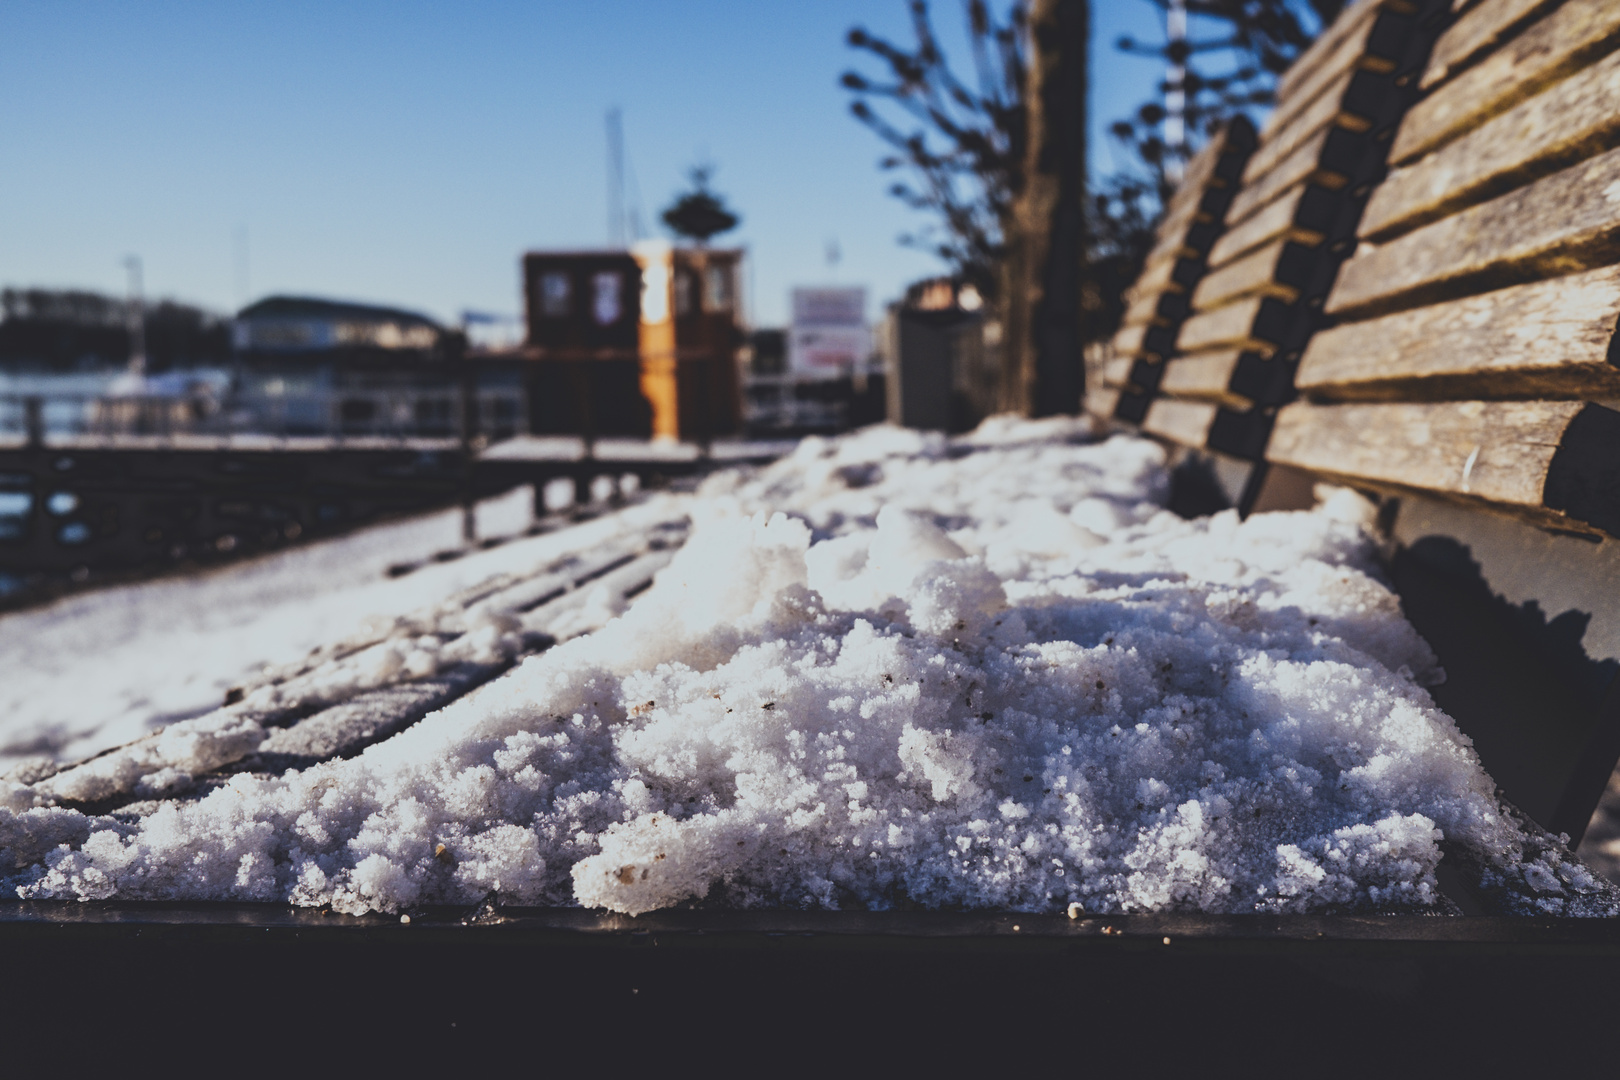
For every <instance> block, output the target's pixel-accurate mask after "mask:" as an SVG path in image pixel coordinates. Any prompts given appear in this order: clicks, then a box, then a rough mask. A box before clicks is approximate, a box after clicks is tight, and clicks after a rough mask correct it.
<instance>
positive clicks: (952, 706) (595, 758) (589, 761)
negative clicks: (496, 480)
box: [0, 420, 1598, 914]
mask: <svg viewBox="0 0 1620 1080" xmlns="http://www.w3.org/2000/svg"><path fill="white" fill-rule="evenodd" d="M1166 490H1167V474H1166V470H1165V462H1164V456H1163V453H1162V451H1161V450H1160V449H1159V448H1158V447H1157V446H1156V445H1154V444H1153V443H1150V442H1147V441H1145V440H1141V439H1136V438H1129V437H1124V436H1116V437H1114V438H1110V439H1108V440H1106V441H1097V440H1095V439H1094V438H1093V437H1092V436H1091V435H1090V431H1089V428H1088V427H1087V426H1086V424H1085V422H1083V421H1074V420H1054V421H1041V422H1021V421H1011V420H994V421H991V422H988V423H987V424H986V425H985V426H984V427H982V428H981V429H980V430H979V431H977V432H975V433H974V434H973V435H971V436H968V437H965V438H963V439H959V440H955V441H947V440H946V439H945V438H943V437H941V436H938V435H928V434H919V433H916V432H908V431H901V430H897V429H893V428H886V427H879V428H874V429H868V430H866V431H864V432H860V433H857V434H856V435H853V436H849V437H846V438H842V439H834V440H823V439H807V440H805V441H804V442H803V443H802V444H801V445H800V447H799V448H798V450H797V452H795V453H794V454H792V455H791V456H789V457H788V458H786V459H784V460H782V461H779V462H778V463H776V464H775V465H772V466H770V467H769V468H766V469H763V470H760V471H758V472H742V471H738V472H731V473H726V474H721V475H718V476H716V477H713V478H711V479H710V480H709V481H708V482H706V483H705V485H704V487H703V488H702V489H701V490H700V491H699V493H698V495H697V496H696V497H694V498H693V499H692V502H691V508H690V512H691V515H692V518H693V523H694V531H693V535H692V538H691V540H690V541H689V542H688V543H687V544H686V546H685V547H684V548H683V549H682V550H681V551H680V552H679V554H678V555H677V556H676V557H675V559H674V560H673V561H672V562H671V564H670V565H669V566H668V567H667V568H666V569H665V570H663V571H662V572H661V573H660V575H659V576H658V578H657V580H656V582H655V583H654V585H653V586H652V587H651V588H650V589H649V590H647V591H646V592H645V593H643V594H642V595H641V596H640V597H638V598H637V599H636V601H635V602H634V604H633V605H632V606H631V607H630V608H629V610H628V611H627V612H625V613H624V614H623V615H622V616H621V617H619V618H617V619H616V620H614V621H613V622H611V623H609V624H608V625H607V626H606V627H605V628H604V629H602V630H600V631H597V632H596V633H594V634H591V635H588V636H586V637H582V638H579V639H576V640H574V641H571V642H568V643H566V644H564V645H561V646H559V647H556V648H554V649H552V650H550V651H549V652H546V653H544V654H541V655H539V656H536V657H532V658H530V659H529V660H527V661H525V662H524V663H522V664H521V665H520V666H519V667H518V668H516V669H514V670H513V671H512V672H510V673H509V674H507V675H506V676H504V677H503V678H501V679H499V680H497V681H495V682H493V683H491V684H489V685H488V686H486V687H485V688H484V689H483V690H481V691H480V692H479V693H478V694H476V695H474V696H472V697H469V698H466V699H463V700H461V701H458V702H456V703H454V704H452V705H450V706H449V707H447V708H445V709H443V710H441V711H440V712H438V713H435V714H433V715H431V716H429V717H428V718H426V719H425V720H423V721H422V722H420V723H418V724H417V725H415V726H414V727H412V728H410V729H408V730H406V731H405V732H403V733H401V734H399V735H397V736H395V737H393V738H391V739H388V740H386V741H384V742H382V743H379V744H378V745H376V746H373V747H371V748H370V749H368V750H367V751H366V752H364V753H363V754H361V755H359V756H358V757H356V758H353V759H351V760H346V761H333V762H327V763H324V764H321V765H317V766H314V767H312V768H308V769H306V770H304V771H302V772H288V773H286V774H285V775H283V776H256V775H246V774H244V775H238V776H236V777H234V778H233V779H232V780H231V781H230V782H229V783H228V784H226V785H225V786H223V787H221V788H219V789H217V790H214V791H212V792H211V793H210V794H208V795H206V797H203V798H201V799H197V800H191V801H185V800H172V801H167V802H162V803H160V804H158V808H157V809H156V810H155V811H153V812H150V813H147V814H146V815H145V816H141V817H131V816H128V815H126V816H124V817H118V818H114V817H87V816H85V815H83V814H80V813H78V812H77V811H74V810H69V809H64V808H61V807H53V806H50V805H45V804H43V803H48V800H45V799H43V798H42V797H41V796H40V795H39V794H38V793H37V792H34V791H32V789H29V788H27V787H26V786H24V785H17V784H13V785H12V788H11V790H10V792H9V796H8V794H7V793H6V792H0V807H6V806H9V809H0V848H3V849H5V854H6V855H7V856H9V858H7V859H6V862H5V863H3V864H0V865H3V866H5V867H6V872H9V873H12V874H13V875H14V877H13V879H12V880H13V883H14V885H15V886H16V889H17V892H18V893H19V894H20V895H22V896H24V897H32V898H50V897H61V898H72V897H78V898H87V899H88V898H104V897H112V896H118V897H123V898H130V899H136V898H149V899H179V898H186V899H205V898H213V899H243V900H290V901H292V902H294V903H298V904H308V905H331V906H332V907H333V908H335V909H336V910H339V911H346V912H355V913H359V912H364V911H368V910H382V911H398V910H400V909H402V908H407V907H411V906H415V905H423V904H429V903H449V902H455V903H467V902H476V901H478V900H480V899H483V898H485V897H487V896H490V895H494V896H495V897H496V898H498V899H500V900H501V901H503V902H506V903H513V904H531V905H540V904H547V905H558V904H560V905H575V904H577V905H584V906H586V907H593V908H607V909H610V910H614V911H619V912H627V913H630V914H637V913H642V912H647V911H652V910H655V909H659V908H664V907H669V906H671V905H679V904H683V903H688V902H702V903H706V904H710V905H732V906H802V907H822V908H845V909H847V908H855V909H874V910H882V909H889V908H895V907H902V906H904V907H916V906H921V907H926V908H942V907H951V908H998V909H1010V910H1017V911H1048V912H1062V911H1064V910H1066V909H1069V908H1070V905H1073V904H1078V905H1080V908H1081V909H1082V910H1084V911H1086V912H1093V913H1114V912H1129V911H1157V910H1197V911H1204V912H1252V911H1266V912H1286V911H1356V910H1362V911H1391V910H1424V909H1435V908H1443V907H1444V904H1445V902H1444V901H1443V900H1442V898H1441V896H1440V893H1439V890H1438V886H1437V884H1436V877H1435V869H1436V867H1437V865H1438V864H1439V863H1440V860H1441V858H1442V847H1441V845H1442V843H1445V844H1447V845H1448V848H1447V850H1457V851H1462V852H1466V853H1467V857H1468V858H1470V859H1472V860H1473V861H1474V863H1475V864H1476V865H1479V866H1483V867H1486V868H1488V870H1489V874H1495V875H1496V876H1497V878H1498V879H1501V880H1507V879H1509V878H1512V879H1513V880H1515V881H1522V882H1526V883H1528V886H1529V888H1530V889H1531V890H1533V891H1534V894H1535V895H1536V896H1537V897H1538V898H1539V899H1538V900H1537V901H1536V903H1537V906H1538V908H1539V910H1542V911H1546V912H1551V913H1557V912H1565V913H1576V912H1579V911H1582V910H1584V909H1583V908H1582V907H1581V906H1580V905H1581V902H1582V896H1583V895H1584V894H1586V893H1590V892H1592V891H1594V890H1595V889H1597V887H1598V886H1597V885H1596V884H1595V883H1594V882H1593V881H1592V880H1591V878H1590V876H1589V875H1587V874H1586V872H1585V871H1584V869H1583V868H1581V867H1580V865H1579V864H1578V863H1571V862H1567V861H1562V860H1561V859H1559V858H1558V857H1557V856H1556V855H1546V854H1545V853H1544V852H1543V853H1541V854H1537V853H1535V852H1531V851H1530V850H1529V849H1528V848H1527V846H1526V844H1527V841H1526V836H1525V834H1524V832H1523V831H1522V830H1521V829H1520V827H1519V826H1518V825H1517V824H1515V821H1514V819H1513V818H1512V816H1511V815H1510V814H1508V813H1507V812H1505V811H1504V808H1503V807H1502V806H1501V804H1500V803H1499V802H1498V800H1497V798H1496V795H1495V791H1494V785H1493V783H1492V781H1491V779H1490V777H1489V776H1487V775H1486V774H1485V772H1484V771H1483V770H1482V769H1481V767H1480V765H1479V762H1478V759H1477V756H1476V755H1475V753H1474V752H1473V750H1472V748H1471V746H1470V744H1469V741H1468V740H1467V739H1466V738H1465V737H1464V736H1462V735H1461V734H1460V733H1459V732H1458V730H1457V728H1456V725H1455V724H1454V723H1453V722H1452V720H1451V719H1450V718H1448V717H1447V716H1445V715H1444V714H1443V713H1441V712H1440V711H1439V710H1438V709H1437V708H1436V707H1435V705H1434V704H1433V702H1432V701H1431V699H1430V698H1429V696H1428V694H1427V692H1426V691H1425V689H1424V686H1425V685H1427V684H1432V683H1433V682H1434V681H1436V680H1438V679H1440V678H1442V677H1443V676H1442V675H1441V673H1440V672H1439V671H1438V670H1437V669H1436V661H1435V657H1434V654H1433V653H1432V652H1431V651H1430V649H1429V648H1428V647H1427V645H1425V644H1424V642H1423V641H1422V640H1421V639H1420V638H1419V637H1418V636H1417V634H1416V633H1415V632H1414V631H1413V630H1412V628H1411V626H1410V625H1409V624H1408V623H1407V622H1406V621H1405V620H1404V619H1403V618H1402V616H1401V614H1400V610H1399V606H1398V603H1397V601H1396V599H1395V597H1394V596H1393V595H1392V594H1391V593H1390V592H1389V590H1388V589H1387V588H1386V587H1385V586H1384V585H1383V584H1381V583H1380V582H1379V581H1378V580H1377V578H1376V576H1375V574H1376V571H1375V569H1374V564H1373V562H1372V556H1371V548H1370V543H1369V540H1368V539H1367V536H1366V534H1365V532H1364V528H1363V525H1364V523H1363V520H1362V512H1363V511H1362V506H1361V504H1360V502H1359V500H1358V499H1357V498H1356V497H1355V496H1352V495H1350V494H1348V493H1341V494H1339V495H1335V496H1333V497H1331V498H1328V499H1327V500H1326V501H1325V502H1323V503H1322V504H1321V505H1319V506H1318V507H1317V508H1316V509H1315V510H1312V511H1309V512H1294V513H1273V514H1261V515H1256V516H1254V517H1252V518H1251V519H1249V520H1248V521H1239V520H1238V518H1237V516H1236V515H1235V514H1234V513H1222V514H1217V515H1214V516H1213V517H1209V518H1204V519H1199V520H1194V521H1186V520H1182V519H1180V518H1178V517H1176V516H1175V515H1173V514H1171V513H1169V512H1167V511H1166V510H1165V509H1164V508H1163V505H1162V504H1163V502H1164V498H1165V493H1166ZM8 798H9V803H8V802H7V801H6V800H7V799H8ZM1537 850H1538V851H1539V850H1540V849H1537ZM12 867H15V869H14V870H13V869H11V868H12ZM1487 876H1489V875H1487ZM1522 887H1523V886H1521V888H1522Z"/></svg>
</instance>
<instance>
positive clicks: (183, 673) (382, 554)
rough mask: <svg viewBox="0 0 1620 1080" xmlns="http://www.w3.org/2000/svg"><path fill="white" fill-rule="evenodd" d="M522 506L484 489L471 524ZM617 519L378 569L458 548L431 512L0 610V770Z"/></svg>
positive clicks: (494, 531)
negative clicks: (180, 573)
mask: <svg viewBox="0 0 1620 1080" xmlns="http://www.w3.org/2000/svg"><path fill="white" fill-rule="evenodd" d="M530 507H531V496H530V493H529V491H528V489H526V488H524V489H519V490H517V491H514V492H512V493H510V494H508V495H504V496H500V497H497V498H494V499H489V500H486V501H484V502H483V503H481V504H480V505H479V507H478V535H479V536H480V537H485V538H489V537H505V536H511V535H512V534H516V533H520V532H521V531H522V530H523V529H525V528H526V527H527V526H528V525H529V523H530V520H531V517H532V511H531V509H530ZM633 524H634V523H633V522H632V527H633ZM624 527H625V526H624V524H623V522H622V521H620V520H619V519H617V518H614V519H609V520H598V521H595V522H591V523H589V524H587V525H583V526H579V527H576V528H575V529H571V530H568V531H567V533H566V534H564V533H560V532H559V533H549V534H546V535H542V536H537V537H533V538H526V539H518V540H513V541H511V542H509V543H507V544H504V545H502V546H500V547H497V548H493V549H491V550H488V551H482V552H478V553H475V554H470V555H467V556H465V557H463V558H460V559H457V560H454V561H451V562H444V563H434V562H429V563H428V565H426V566H424V567H423V568H422V569H420V570H417V571H415V572H413V573H410V574H407V575H405V576H404V577H399V578H391V577H389V576H388V568H389V567H390V566H391V565H393V564H397V563H408V562H415V561H422V560H431V559H432V557H433V556H434V555H435V554H436V553H438V552H441V551H445V550H450V549H455V548H458V547H460V545H461V542H462V541H461V512H460V511H459V510H452V511H445V512H437V513H433V514H427V515H423V516H421V517H417V518H413V519H410V520H406V521H400V522H393V523H389V524H385V525H379V526H375V527H372V528H369V529H364V530H361V531H358V532H355V533H352V534H349V535H347V536H342V537H337V538H334V539H331V540H324V541H319V542H316V543H312V544H306V545H304V546H301V547H295V548H290V549H288V550H287V551H284V552H279V553H276V554H272V555H267V556H264V557H261V558H257V559H253V560H249V561H245V562H240V563H235V564H232V565H230V566H225V567H221V568H219V569H217V570H211V571H208V572H206V573H202V574H197V575H194V576H189V577H174V578H163V579H158V580H154V581H148V582H141V583H138V584H133V585H126V586H120V587H115V588H108V589H99V590H95V591H92V592H86V593H81V594H79V595H76V596H71V597H67V598H65V599H62V600H60V601H57V602H56V603H53V604H50V605H47V606H44V607H40V608H36V609H32V610H24V611H19V612H14V613H10V614H7V615H4V616H0V772H4V771H6V770H8V769H10V768H13V767H16V766H17V765H19V764H22V763H25V762H26V761H27V759H30V758H46V759H52V760H57V761H75V760H79V759H82V758H85V757H88V756H90V755H92V754H97V753H100V752H102V751H104V750H107V749H109V748H111V747H115V746H118V745H120V744H122V743H125V742H128V741H129V740H131V739H135V738H138V737H140V736H142V735H145V734H147V733H148V732H150V731H153V730H155V729H157V728H162V727H165V726H166V725H173V724H175V723H176V722H179V721H186V720H190V719H192V718H195V717H199V716H201V715H203V714H205V713H207V712H209V711H211V710H212V709H214V708H215V707H217V706H218V705H219V702H220V699H221V698H222V697H223V695H224V694H225V691H226V690H227V689H229V688H230V687H232V686H236V685H238V684H240V683H241V682H242V681H243V680H244V679H245V678H248V677H250V676H252V675H254V674H256V673H258V672H259V671H260V670H261V669H263V668H264V667H266V666H275V665H280V664H286V663H291V662H293V661H296V660H298V659H299V658H300V657H302V656H304V655H305V654H306V653H308V652H309V651H310V649H312V648H314V647H316V646H319V645H323V644H326V643H329V642H332V641H335V640H338V639H340V638H344V637H347V636H349V635H351V634H353V633H355V632H357V631H358V630H359V629H360V628H361V627H362V626H363V625H364V624H365V623H366V621H367V620H368V619H370V620H373V621H375V620H378V619H389V618H397V617H401V616H405V615H408V614H410V613H412V612H414V611H416V610H418V609H420V608H423V607H424V606H427V605H431V604H433V603H435V602H437V601H438V600H440V599H442V598H443V597H445V596H447V595H449V594H451V593H453V592H454V591H455V590H457V589H460V588H464V587H467V586H469V585H472V584H475V583H477V582H480V581H482V580H485V579H487V578H489V577H490V576H491V575H493V574H496V573H499V572H503V571H505V572H518V573H521V572H524V571H528V570H530V569H532V568H533V567H534V566H536V565H538V564H539V563H541V562H544V561H546V560H548V559H552V558H555V557H556V556H557V554H558V553H559V552H561V551H563V550H566V549H567V548H568V547H569V546H570V545H577V546H579V547H582V548H588V547H590V546H591V545H592V544H595V543H599V542H601V540H602V539H603V538H604V537H606V536H608V535H610V534H611V533H612V531H614V530H622V529H623V528H624ZM379 662H380V663H385V662H386V660H385V659H382V658H379Z"/></svg>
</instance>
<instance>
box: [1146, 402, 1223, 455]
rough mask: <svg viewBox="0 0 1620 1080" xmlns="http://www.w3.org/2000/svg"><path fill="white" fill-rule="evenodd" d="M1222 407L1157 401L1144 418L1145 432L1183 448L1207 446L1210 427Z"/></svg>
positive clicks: (1205, 403) (1210, 403) (1202, 403)
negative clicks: (1178, 444)
mask: <svg viewBox="0 0 1620 1080" xmlns="http://www.w3.org/2000/svg"><path fill="white" fill-rule="evenodd" d="M1218 408H1219V407H1218V406H1216V405H1215V404H1213V403H1212V402H1207V401H1178V400H1176V399H1175V398H1166V397H1161V398H1155V399H1154V401H1153V404H1151V405H1149V406H1148V411H1147V416H1145V417H1144V418H1143V419H1142V430H1143V431H1146V432H1150V433H1152V434H1154V435H1158V436H1159V437H1160V438H1164V439H1169V440H1170V441H1171V442H1175V443H1180V444H1181V445H1182V446H1193V447H1203V446H1204V445H1205V444H1206V443H1207V442H1208V441H1209V428H1210V425H1211V424H1213V423H1214V422H1215V413H1216V411H1217V410H1218Z"/></svg>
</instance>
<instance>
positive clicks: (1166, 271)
mask: <svg viewBox="0 0 1620 1080" xmlns="http://www.w3.org/2000/svg"><path fill="white" fill-rule="evenodd" d="M1203 274H1204V260H1202V259H1187V258H1183V257H1181V256H1179V255H1171V256H1166V257H1161V258H1159V259H1157V260H1155V261H1153V262H1150V263H1148V264H1146V265H1145V266H1143V267H1142V275H1141V276H1140V277H1138V278H1137V279H1136V284H1134V285H1132V286H1131V291H1130V296H1129V299H1130V301H1131V302H1132V303H1134V302H1135V301H1136V299H1137V298H1138V297H1142V296H1150V295H1152V294H1154V293H1161V292H1186V291H1189V290H1191V288H1192V287H1193V286H1194V285H1196V284H1198V279H1199V278H1200V277H1202V276H1203Z"/></svg>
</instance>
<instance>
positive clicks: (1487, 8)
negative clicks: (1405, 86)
mask: <svg viewBox="0 0 1620 1080" xmlns="http://www.w3.org/2000/svg"><path fill="white" fill-rule="evenodd" d="M1559 2H1560V0H1484V2H1483V3H1480V4H1475V5H1474V8H1473V10H1472V11H1469V12H1466V13H1464V14H1463V15H1462V16H1461V17H1459V18H1458V19H1457V21H1456V22H1455V23H1452V24H1451V26H1449V27H1448V28H1447V29H1446V32H1445V33H1443V34H1441V35H1440V40H1439V41H1436V42H1435V43H1434V52H1433V53H1432V54H1431V55H1430V57H1429V66H1428V68H1427V70H1425V71H1424V72H1423V79H1422V81H1421V82H1419V84H1418V86H1419V87H1420V88H1421V89H1423V90H1432V89H1433V88H1434V87H1436V86H1438V85H1439V84H1440V83H1442V82H1444V81H1445V80H1446V79H1448V78H1450V77H1451V76H1452V75H1453V74H1455V73H1456V72H1457V71H1459V70H1461V69H1462V68H1463V67H1465V66H1467V65H1468V64H1469V63H1470V62H1471V61H1473V60H1474V59H1475V58H1476V57H1477V56H1479V54H1480V53H1482V52H1484V51H1485V50H1486V49H1489V48H1491V47H1492V46H1493V45H1496V44H1497V43H1498V42H1500V41H1501V40H1503V39H1504V38H1506V37H1509V36H1511V35H1512V33H1513V32H1514V31H1516V30H1518V29H1519V28H1520V27H1522V26H1523V25H1524V24H1525V23H1526V22H1528V21H1530V20H1531V19H1535V18H1539V17H1540V16H1541V15H1543V14H1545V13H1546V11H1547V9H1548V8H1550V7H1552V6H1553V5H1555V4H1557V3H1559ZM1457 6H1459V7H1460V6H1461V5H1457Z"/></svg>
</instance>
